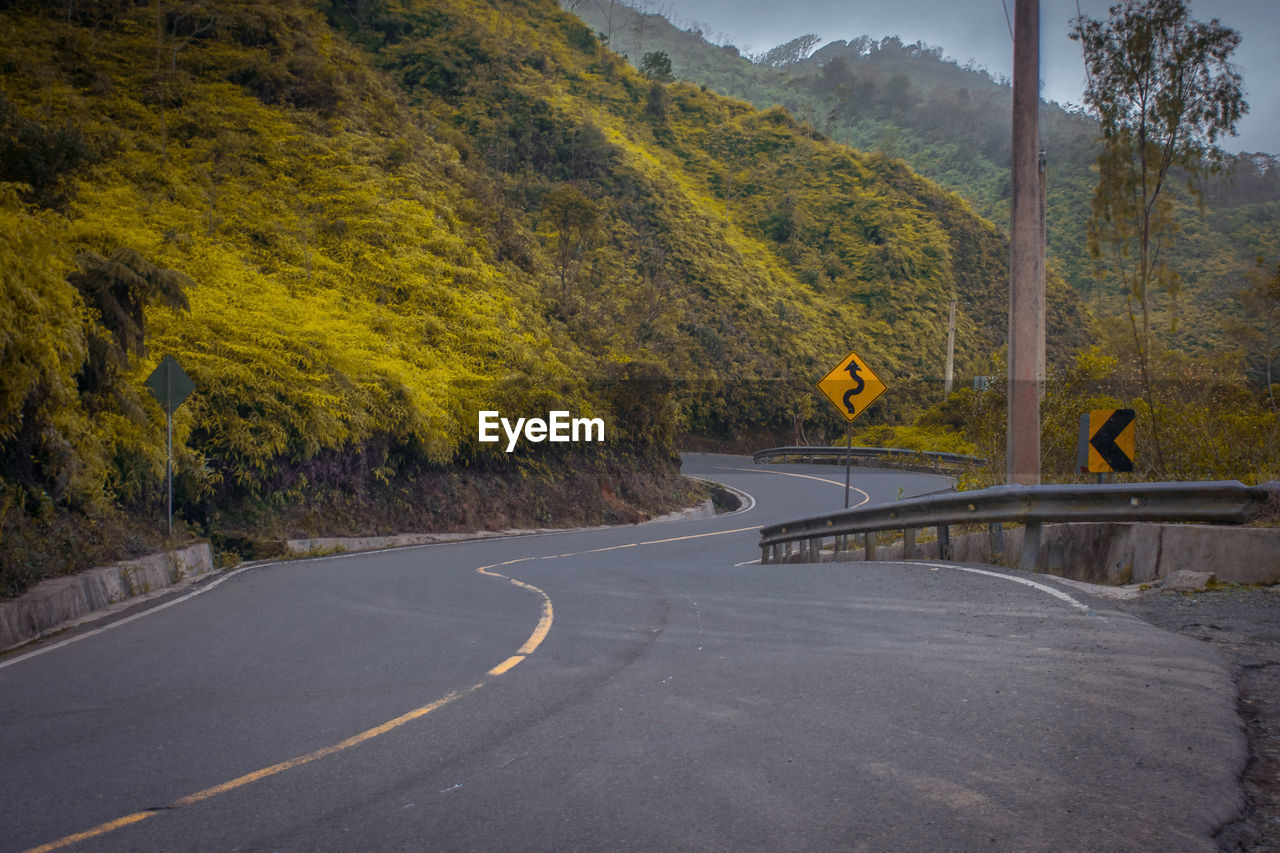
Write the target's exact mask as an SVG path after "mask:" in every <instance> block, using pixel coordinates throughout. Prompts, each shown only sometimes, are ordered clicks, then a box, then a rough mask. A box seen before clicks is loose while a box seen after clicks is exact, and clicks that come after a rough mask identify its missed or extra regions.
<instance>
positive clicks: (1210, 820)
mask: <svg viewBox="0 0 1280 853" xmlns="http://www.w3.org/2000/svg"><path fill="white" fill-rule="evenodd" d="M685 470H686V473H690V474H693V475H696V476H702V477H706V478H710V479H714V480H718V481H721V482H724V483H726V484H728V485H730V486H733V487H735V488H737V489H740V490H742V491H744V492H747V493H749V494H750V495H752V496H753V497H754V505H753V506H750V507H749V508H747V509H745V510H743V511H740V512H738V513H734V514H729V515H723V516H720V517H718V518H715V519H706V520H699V521H684V522H670V523H659V524H648V525H640V526H633V527H618V528H608V529H599V530H586V531H573V532H565V533H557V534H548V535H539V536H524V537H516V538H509V539H501V540H488V541H476V542H467V543H457V544H449V545H436V546H428V547H420V548H409V549H402V550H396V551H386V552H379V553H371V554H362V555H352V556H343V557H331V558H323V559H313V560H305V561H297V562H290V563H281V564H276V565H269V566H259V567H254V568H251V569H249V570H246V571H243V572H241V573H239V574H236V575H234V576H232V577H230V578H228V579H226V580H224V581H223V582H222V583H220V584H218V585H217V586H216V587H212V588H209V589H208V590H207V591H206V592H204V593H203V594H201V595H198V596H196V597H193V598H191V599H189V600H186V601H183V602H181V603H179V604H177V605H175V606H172V607H168V608H166V609H163V610H153V611H151V612H149V613H148V614H147V615H146V616H145V617H143V618H140V619H136V620H134V621H132V622H129V623H127V624H122V625H119V626H118V627H115V628H112V629H110V630H107V631H104V632H101V633H98V634H95V635H93V636H87V637H84V638H82V639H78V640H77V639H75V638H70V639H72V642H69V643H67V644H65V645H61V646H45V647H42V648H41V649H39V650H38V651H40V652H41V653H39V654H37V655H35V656H10V657H8V658H3V659H0V849H3V850H25V849H30V848H37V849H38V848H40V847H41V846H42V845H50V846H46V847H44V849H58V848H60V847H67V848H70V849H75V850H265V851H270V850H361V849H363V850H371V851H372V850H379V851H381V850H600V849H610V850H677V849H679V850H1161V851H1168V850H1213V849H1216V845H1215V843H1214V840H1213V834H1214V832H1215V830H1216V829H1217V828H1218V827H1219V826H1221V825H1222V824H1224V823H1225V822H1227V821H1228V820H1230V819H1231V818H1232V817H1233V816H1234V815H1235V813H1236V811H1237V810H1238V809H1239V807H1240V803H1241V794H1240V786H1239V775H1240V773H1241V770H1242V769H1243V766H1244V762H1245V744H1244V737H1243V734H1242V731H1241V728H1240V722H1239V719H1238V717H1237V716H1236V713H1235V707H1234V704H1235V696H1234V690H1233V687H1232V684H1231V682H1230V679H1229V678H1228V675H1227V672H1226V669H1225V666H1224V665H1223V663H1222V661H1221V660H1220V659H1218V658H1217V657H1216V655H1215V653H1214V652H1213V650H1212V649H1211V648H1208V647H1207V646H1206V645H1205V644H1200V643H1197V642H1195V641H1194V640H1190V639H1187V638H1184V637H1180V636H1176V635H1173V634H1170V633H1167V632H1164V631H1161V630H1158V629H1156V628H1153V627H1151V626H1149V625H1147V624H1146V623H1143V622H1141V621H1139V620H1137V619H1135V618H1133V617H1131V616H1128V615H1125V614H1123V613H1121V612H1119V611H1117V610H1116V609H1114V608H1112V607H1109V606H1108V605H1107V604H1106V603H1105V602H1104V601H1102V600H1095V599H1092V598H1091V597H1089V596H1088V595H1087V594H1084V593H1081V592H1079V591H1078V590H1076V589H1067V588H1065V587H1062V588H1060V587H1056V586H1054V585H1053V584H1054V581H1053V580H1052V579H1045V578H1043V577H1041V576H1029V575H1020V574H1018V573H1015V572H1003V571H994V572H987V573H979V572H974V571H968V570H965V568H958V567H953V566H947V565H944V564H928V563H884V562H882V563H870V564H864V563H853V564H833V563H826V564H818V565H786V566H760V565H758V563H754V562H752V561H754V560H757V559H758V556H759V552H758V550H757V548H756V547H755V544H756V541H757V537H758V534H757V532H756V529H755V528H757V527H758V526H760V525H762V524H765V523H769V522H773V521H777V520H782V519H785V518H794V517H799V516H803V515H806V514H810V513H813V512H818V511H826V510H830V509H838V508H839V506H840V505H841V489H842V488H843V470H842V469H839V468H825V467H821V466H809V465H805V466H758V467H757V466H753V465H752V464H751V462H750V460H749V459H743V458H737V457H725V456H704V455H690V456H686V457H685ZM855 485H856V486H857V487H858V488H859V489H860V492H859V493H856V494H855V500H863V499H864V496H865V499H866V500H868V501H884V500H893V499H895V498H896V497H897V496H898V495H899V490H900V489H901V490H902V493H903V494H905V495H908V496H909V495H914V494H919V493H924V492H928V491H933V490H935V489H937V488H939V485H940V482H939V478H936V477H932V476H929V475H922V474H908V473H901V472H888V471H875V470H867V469H860V470H858V471H857V472H856V476H855ZM968 568H970V569H972V568H975V567H968ZM1062 590H1065V592H1066V594H1065V595H1064V594H1063V592H1062ZM1055 593H1056V594H1055Z"/></svg>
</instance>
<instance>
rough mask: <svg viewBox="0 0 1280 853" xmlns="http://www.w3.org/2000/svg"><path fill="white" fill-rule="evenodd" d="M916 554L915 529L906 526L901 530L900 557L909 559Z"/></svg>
mask: <svg viewBox="0 0 1280 853" xmlns="http://www.w3.org/2000/svg"><path fill="white" fill-rule="evenodd" d="M915 555H916V529H915V528H914V527H908V528H907V529H906V530H904V531H902V559H904V560H910V559H911V558H912V557H914V556H915Z"/></svg>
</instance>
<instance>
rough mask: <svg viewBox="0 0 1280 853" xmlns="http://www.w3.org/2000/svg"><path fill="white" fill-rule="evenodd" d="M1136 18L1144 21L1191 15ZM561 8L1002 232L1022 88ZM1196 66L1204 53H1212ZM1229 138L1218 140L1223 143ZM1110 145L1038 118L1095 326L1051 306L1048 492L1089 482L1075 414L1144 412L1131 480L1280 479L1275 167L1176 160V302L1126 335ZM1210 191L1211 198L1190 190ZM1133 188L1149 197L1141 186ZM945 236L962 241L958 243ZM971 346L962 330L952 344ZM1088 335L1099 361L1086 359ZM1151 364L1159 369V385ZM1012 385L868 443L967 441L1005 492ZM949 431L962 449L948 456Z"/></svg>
mask: <svg viewBox="0 0 1280 853" xmlns="http://www.w3.org/2000/svg"><path fill="white" fill-rule="evenodd" d="M1130 5H1134V4H1130ZM1137 5H1140V6H1142V7H1143V8H1144V9H1147V10H1150V9H1153V8H1156V7H1161V8H1166V9H1175V8H1181V7H1182V5H1183V4H1178V3H1174V2H1173V0H1159V1H1158V2H1154V0H1153V2H1143V3H1141V4H1137ZM566 6H568V7H571V8H574V9H576V10H577V11H578V13H579V14H581V15H582V16H583V17H584V19H585V20H587V21H588V22H589V23H590V25H591V26H592V27H594V28H597V29H599V30H600V31H601V32H603V33H606V34H608V35H609V36H610V39H609V43H610V44H611V45H612V46H614V47H615V48H616V49H618V50H620V51H622V52H623V53H625V54H627V55H630V56H637V55H640V54H639V52H638V51H639V50H640V49H641V46H643V50H644V51H649V52H662V53H663V54H665V55H667V56H669V57H670V58H671V60H672V67H673V73H674V74H675V76H676V77H677V79H684V80H690V81H693V82H696V83H699V84H701V85H704V86H706V87H708V88H710V89H714V90H716V91H719V92H722V93H724V94H727V95H730V96H733V97H737V98H742V99H743V100H746V101H749V102H751V103H753V104H755V105H756V106H758V107H760V108H762V109H766V110H771V109H777V108H778V107H779V106H780V107H784V108H785V109H787V110H788V111H789V112H790V114H792V115H794V116H797V117H798V118H799V119H801V120H802V121H803V122H806V123H807V124H808V125H811V126H812V127H814V128H816V129H818V130H820V131H821V132H822V133H823V134H825V135H826V136H827V137H830V138H831V139H833V140H836V141H838V142H841V143H844V144H846V145H849V146H851V147H852V148H854V149H859V150H863V151H872V152H875V154H873V155H872V159H873V160H874V161H875V162H877V163H880V164H882V165H881V166H880V168H885V166H884V165H883V164H895V165H896V168H898V169H900V170H901V172H902V173H903V174H907V173H908V172H909V169H908V166H909V167H910V170H914V175H913V179H914V180H922V179H921V178H919V177H916V175H922V176H926V177H927V178H931V179H933V180H935V181H937V182H939V183H940V184H942V185H944V186H946V187H948V188H950V189H952V190H954V191H955V192H956V193H958V195H959V196H960V197H962V198H963V199H964V201H963V202H959V203H960V204H967V205H971V206H972V208H973V209H974V210H976V211H977V212H978V213H979V214H981V215H982V216H985V217H987V218H989V219H990V220H992V221H993V222H995V223H998V224H1007V222H1008V193H1009V142H1010V131H1009V121H1010V115H1009V109H1010V86H1009V81H1008V80H995V79H992V77H991V76H990V75H988V74H987V73H986V72H985V71H984V70H983V69H981V68H975V67H973V66H972V65H966V66H964V67H961V66H959V65H958V64H956V63H955V62H953V61H950V60H948V59H946V58H944V56H943V49H942V48H939V47H929V46H926V45H924V44H920V43H917V44H904V43H903V42H902V41H901V40H899V39H898V38H895V37H888V38H885V39H881V40H879V41H876V40H873V39H871V38H869V37H866V36H861V37H858V38H854V39H852V40H850V41H847V42H846V41H836V42H832V43H830V44H827V45H825V46H822V47H820V48H819V47H818V45H819V43H820V42H819V40H818V39H817V38H816V37H814V36H801V37H800V38H797V39H794V40H792V41H791V42H788V43H787V44H784V45H779V46H778V47H776V48H773V49H771V50H769V51H767V52H765V53H763V54H761V55H759V56H752V57H744V56H742V55H741V54H740V53H739V51H738V49H737V48H736V47H734V46H732V45H715V44H711V43H709V42H708V41H707V40H706V38H704V34H703V33H702V32H701V31H699V30H696V29H695V30H692V31H683V30H680V29H678V28H677V27H675V26H673V25H672V24H671V23H669V22H668V21H666V20H665V19H664V18H662V17H661V16H660V15H656V14H646V13H641V12H638V11H636V10H635V9H632V8H629V7H627V6H624V5H622V4H621V3H619V4H609V5H608V7H607V8H608V9H609V11H610V13H611V14H610V16H609V17H608V18H607V19H606V18H605V17H604V16H603V14H602V10H603V9H604V8H605V5H604V4H591V3H583V2H580V0H566ZM1062 24H1063V25H1064V26H1065V25H1066V24H1067V22H1066V21H1063V22H1062ZM1188 32H1190V30H1188ZM1200 35H1201V36H1203V35H1205V33H1200ZM1153 44H1154V42H1153ZM1202 47H1204V48H1205V49H1208V42H1204V44H1202ZM1219 47H1220V45H1219ZM815 48H817V49H816V50H815ZM956 48H957V49H960V46H956ZM1081 70H1082V72H1083V71H1084V69H1083V68H1082V69H1081ZM1223 79H1224V80H1227V82H1230V80H1229V78H1223ZM1245 82H1246V84H1247V83H1248V81H1245ZM1254 86H1255V90H1256V86H1257V83H1256V81H1255V84H1254ZM1111 88H1117V87H1111ZM1107 91H1110V89H1108V90H1107ZM1117 94H1118V93H1117ZM1229 95H1230V93H1229V92H1226V91H1225V90H1224V91H1219V92H1217V93H1215V95H1214V97H1215V98H1216V100H1212V101H1202V102H1201V107H1202V108H1204V107H1206V106H1207V104H1209V103H1213V104H1217V105H1219V106H1222V107H1224V108H1226V109H1227V110H1228V112H1229V111H1230V110H1231V109H1237V108H1238V107H1239V105H1238V104H1231V103H1229V101H1230V100H1231V99H1230V97H1228V96H1229ZM1227 118H1228V119H1230V115H1228V116H1227ZM1229 123H1230V122H1229V121H1228V122H1227V124H1229ZM1225 127H1226V125H1222V124H1220V125H1219V126H1218V128H1217V131H1218V132H1221V131H1222V130H1224V129H1225ZM1102 135H1103V134H1102V133H1101V130H1100V127H1099V125H1098V123H1097V122H1096V121H1094V120H1093V119H1091V118H1090V117H1089V116H1088V115H1086V114H1085V112H1084V111H1083V110H1082V109H1080V108H1067V109H1064V108H1062V107H1060V106H1058V105H1056V104H1042V105H1041V142H1042V145H1043V147H1044V148H1045V149H1046V151H1047V154H1048V164H1049V174H1048V227H1049V268H1050V281H1049V287H1050V292H1051V293H1053V290H1054V288H1055V287H1058V286H1061V285H1062V280H1065V283H1066V284H1067V285H1069V286H1070V288H1071V290H1073V291H1074V292H1075V293H1076V294H1077V295H1078V297H1079V298H1080V299H1081V300H1082V301H1084V302H1085V303H1086V304H1087V305H1088V307H1089V309H1091V312H1090V313H1091V314H1092V317H1091V318H1088V319H1085V318H1082V317H1080V316H1079V315H1074V314H1073V315H1072V316H1071V318H1070V320H1069V321H1068V322H1069V323H1075V324H1078V325H1076V326H1075V327H1074V329H1073V331H1074V332H1075V334H1074V335H1070V336H1067V337H1061V334H1062V329H1063V327H1064V320H1066V318H1065V317H1064V316H1063V315H1062V314H1061V312H1062V306H1065V305H1071V304H1072V303H1071V301H1070V298H1069V297H1063V296H1061V295H1060V296H1058V297H1057V298H1056V299H1055V298H1051V300H1050V307H1049V311H1050V318H1049V334H1048V339H1049V341H1048V344H1049V348H1050V358H1049V362H1050V371H1049V374H1050V379H1049V382H1048V383H1047V387H1046V394H1045V398H1044V404H1043V407H1042V408H1043V412H1042V426H1043V430H1044V434H1043V436H1042V442H1041V445H1042V448H1043V472H1044V478H1045V479H1046V480H1047V481H1050V482H1061V481H1065V480H1071V479H1079V478H1080V477H1081V475H1080V474H1079V473H1078V472H1076V471H1074V462H1075V440H1076V432H1077V429H1076V423H1077V420H1078V418H1079V415H1080V413H1081V412H1082V411H1086V410H1088V409H1089V408H1095V407H1096V408H1113V407H1116V406H1120V405H1125V406H1133V407H1135V408H1136V409H1137V410H1138V435H1139V460H1138V470H1137V471H1135V473H1134V474H1133V477H1134V478H1135V479H1151V478H1163V477H1170V478H1174V479H1186V478H1241V479H1244V480H1246V481H1249V482H1256V481H1259V480H1265V479H1270V478H1275V477H1278V476H1280V469H1278V468H1277V464H1276V461H1275V460H1276V459H1277V458H1278V457H1280V454H1278V453H1277V451H1278V450H1280V409H1278V408H1277V407H1276V403H1275V400H1276V396H1277V395H1276V393H1275V388H1274V384H1273V383H1274V382H1275V372H1274V365H1275V359H1276V353H1277V350H1276V340H1277V325H1276V323H1277V321H1276V311H1277V310H1278V308H1280V301H1278V300H1277V295H1276V293H1275V287H1274V286H1273V285H1272V284H1270V283H1269V282H1271V281H1272V273H1271V270H1272V268H1273V267H1274V266H1275V264H1276V262H1277V259H1278V258H1280V216H1278V214H1280V158H1277V157H1276V156H1273V155H1268V154H1241V155H1238V156H1235V157H1231V156H1226V157H1223V158H1221V159H1217V158H1214V157H1209V158H1207V159H1205V160H1198V159H1196V156H1197V155H1196V152H1194V151H1190V152H1182V151H1179V152H1178V153H1179V155H1180V156H1181V155H1182V154H1184V153H1185V154H1187V155H1188V156H1186V157H1183V158H1182V160H1181V161H1180V163H1179V164H1175V167H1174V168H1172V169H1171V170H1169V172H1168V175H1167V180H1166V181H1164V183H1163V186H1162V192H1161V193H1160V194H1159V196H1160V204H1161V206H1162V208H1161V210H1160V211H1159V214H1160V217H1161V222H1162V223H1167V224H1169V225H1170V226H1172V227H1171V230H1169V231H1168V232H1166V233H1165V241H1164V245H1163V246H1162V247H1161V250H1160V253H1159V262H1160V263H1159V266H1160V268H1161V269H1162V271H1163V272H1162V275H1163V284H1167V285H1173V286H1169V287H1164V286H1159V287H1154V288H1147V287H1145V285H1143V286H1142V287H1141V296H1140V297H1139V303H1140V304H1137V305H1136V307H1135V309H1134V313H1135V322H1133V323H1131V322H1130V314H1129V305H1130V303H1129V300H1130V299H1131V298H1133V297H1134V296H1135V289H1134V287H1133V282H1132V280H1131V277H1130V278H1129V279H1126V278H1125V277H1123V276H1117V275H1113V274H1109V270H1108V268H1107V266H1106V264H1104V263H1103V262H1102V261H1103V260H1104V259H1103V258H1098V259H1097V260H1095V256H1094V254H1093V253H1092V252H1091V251H1090V249H1091V245H1090V243H1091V238H1090V229H1091V212H1092V206H1091V204H1090V200H1091V198H1093V196H1094V191H1095V187H1097V185H1098V175H1099V171H1100V167H1099V155H1100V154H1101V153H1102V150H1103V149H1102V146H1101V144H1100V141H1099V140H1100V137H1101V136H1102ZM1209 137H1210V134H1208V133H1205V134H1204V135H1203V136H1201V137H1197V138H1196V139H1195V140H1193V141H1197V142H1209V143H1211V142H1213V141H1214V140H1213V139H1212V138H1209ZM1201 153H1204V152H1203V151H1202V152H1201ZM1210 153H1212V152H1210ZM1102 165H1103V166H1106V165H1107V164H1105V163H1104V164H1102ZM1197 173H1198V174H1199V177H1200V178H1201V179H1202V180H1200V181H1196V180H1193V179H1195V178H1196V177H1197ZM1122 185H1125V186H1129V187H1131V188H1137V187H1141V186H1142V182H1141V181H1140V180H1136V179H1135V180H1131V181H1129V183H1128V184H1122ZM1113 207H1114V206H1113ZM948 227H949V229H950V230H951V233H953V234H954V233H956V231H957V225H956V224H954V223H953V224H951V225H949V226H948ZM958 227H959V228H961V229H962V228H963V227H965V226H958ZM1135 227H1136V226H1135ZM1095 236H1096V235H1095ZM1093 245H1094V246H1095V247H1096V246H1097V245H1098V243H1097V240H1096V239H1095V240H1093ZM1140 254H1141V253H1140V252H1139V251H1138V250H1137V249H1136V248H1134V247H1129V251H1128V254H1127V255H1125V256H1123V257H1125V258H1127V259H1128V261H1129V263H1130V264H1132V263H1133V261H1134V260H1135V259H1136V258H1138V257H1139V255H1140ZM1055 272H1056V273H1058V274H1059V275H1060V277H1061V280H1060V279H1059V277H1058V275H1055V274H1054V273H1055ZM1004 299H1005V296H1004V291H1003V285H1001V290H1000V293H999V294H998V297H997V296H996V295H993V297H992V299H991V301H990V302H989V303H985V304H982V303H979V302H977V301H971V302H970V306H969V307H970V308H971V316H973V317H987V318H994V317H995V316H996V315H997V314H998V313H999V312H1001V311H1003V310H1004ZM1140 325H1145V326H1146V327H1147V328H1148V329H1149V333H1146V334H1144V333H1143V331H1142V329H1141V328H1138V335H1137V338H1136V339H1137V340H1138V341H1140V342H1141V344H1140V345H1139V344H1135V336H1134V334H1133V330H1134V328H1135V327H1137V326H1140ZM895 331H898V330H897V329H896V328H895ZM986 331H987V330H983V332H984V333H985V332H986ZM970 333H972V330H971V329H965V328H961V329H960V330H959V331H958V339H960V340H963V338H964V336H965V335H967V334H970ZM1082 335H1083V336H1085V337H1087V338H1088V339H1089V340H1090V341H1091V342H1092V343H1093V346H1092V347H1090V348H1088V349H1083V350H1082V349H1080V347H1079V341H1080V338H1081V336H1082ZM1139 365H1146V366H1147V370H1146V371H1145V373H1144V371H1143V370H1141V369H1139V367H1138V366H1139ZM975 368H976V369H975ZM1135 371H1136V373H1135ZM1003 372H1004V369H1003V367H1002V366H1001V365H1000V363H999V360H998V358H997V359H993V360H992V361H989V362H987V363H985V364H981V365H980V364H978V363H976V362H972V361H970V362H969V363H968V367H967V368H963V367H957V376H958V383H957V384H958V386H959V387H960V388H961V390H960V391H958V392H957V393H956V394H955V395H953V396H952V397H951V398H950V399H948V400H947V401H945V402H944V403H943V404H941V405H936V406H932V407H931V409H930V411H927V412H925V413H924V414H922V415H921V416H920V417H919V418H917V419H916V420H915V422H914V423H913V424H912V425H910V426H898V427H895V432H893V433H891V434H888V435H884V434H883V431H882V430H874V429H873V430H870V431H869V433H868V434H867V435H866V436H865V437H864V438H863V439H862V442H861V443H868V442H870V441H873V440H875V441H878V440H879V438H881V437H883V438H886V439H889V440H890V441H891V442H892V443H896V444H898V445H904V444H905V445H907V446H917V444H914V443H911V442H913V441H918V440H920V439H922V438H924V437H926V436H928V437H929V439H928V442H929V444H930V447H931V449H937V450H946V449H952V448H953V447H954V443H955V442H956V441H962V442H967V443H968V444H969V445H970V446H972V447H974V448H976V450H977V452H978V455H981V456H985V457H986V458H988V459H990V460H992V462H993V463H994V465H993V467H991V468H989V469H985V470H984V471H982V472H978V473H976V474H975V477H974V478H973V479H972V483H973V484H990V483H999V482H1003V479H1004V475H1003V464H1004V456H1005V451H1004V446H1005V445H1004V442H1005V432H1004V430H1005V426H1004V418H1005V402H1004V397H1003V385H1002V381H1003ZM975 373H976V374H982V375H990V376H995V377H997V380H998V381H997V383H996V385H995V386H993V387H992V388H991V389H990V390H988V391H986V392H985V393H982V394H977V393H974V392H973V391H971V390H968V389H967V388H965V387H964V386H965V385H966V384H967V380H968V377H969V376H971V375H973V374H975ZM902 389H903V384H902V383H901V382H899V383H896V384H895V385H894V396H895V397H897V398H898V399H901V398H902V393H901V392H902ZM907 396H910V397H912V399H915V400H917V401H919V402H922V403H925V402H928V401H927V400H926V399H924V398H921V397H915V396H913V395H911V394H910V393H908V395H907ZM938 429H942V430H943V432H944V433H946V434H948V435H950V436H951V437H950V438H946V439H944V438H943V437H942V435H941V434H939V433H938V432H937V430H938ZM799 433H800V430H798V429H797V430H796V435H797V437H798V436H799ZM1161 460H1163V464H1161Z"/></svg>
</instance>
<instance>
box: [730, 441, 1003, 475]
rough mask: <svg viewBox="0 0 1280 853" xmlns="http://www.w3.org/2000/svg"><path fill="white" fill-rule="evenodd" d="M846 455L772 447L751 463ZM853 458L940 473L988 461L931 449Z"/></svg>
mask: <svg viewBox="0 0 1280 853" xmlns="http://www.w3.org/2000/svg"><path fill="white" fill-rule="evenodd" d="M848 455H849V448H848V447H804V446H797V447H771V448H769V449H768V450H757V451H756V452H755V453H753V454H752V460H753V461H754V462H755V463H756V464H757V465H758V464H760V463H761V462H769V461H772V460H774V459H785V458H788V457H798V458H799V460H800V461H802V462H818V461H822V462H830V463H831V464H838V465H843V464H844V462H845V458H846V457H847V456H848ZM852 455H853V458H854V459H858V460H872V461H876V462H893V463H897V464H899V465H903V464H904V463H905V464H906V465H909V466H910V467H916V468H924V469H927V470H932V471H940V470H941V469H942V468H943V467H954V468H969V467H973V466H977V465H986V464H987V460H985V459H979V458H978V457H976V456H965V455H964V454H962V453H939V452H936V451H932V450H905V449H903V448H901V447H855V448H853V454H852Z"/></svg>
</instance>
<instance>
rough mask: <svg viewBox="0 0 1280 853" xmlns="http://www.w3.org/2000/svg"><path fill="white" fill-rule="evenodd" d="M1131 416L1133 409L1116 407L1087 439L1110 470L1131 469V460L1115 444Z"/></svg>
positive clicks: (1130, 421) (1129, 421)
mask: <svg viewBox="0 0 1280 853" xmlns="http://www.w3.org/2000/svg"><path fill="white" fill-rule="evenodd" d="M1133 418H1134V412H1133V409H1116V410H1115V411H1114V412H1112V413H1111V417H1109V418H1107V420H1106V422H1105V423H1103V424H1102V426H1100V427H1098V431H1097V432H1095V433H1094V434H1093V435H1092V437H1090V439H1089V443H1090V444H1091V445H1093V449H1094V450H1096V451H1098V455H1099V456H1101V457H1102V461H1103V462H1106V463H1107V466H1108V467H1109V468H1110V469H1111V470H1112V471H1132V470H1133V460H1132V459H1130V458H1129V454H1127V453H1125V452H1124V451H1123V450H1121V449H1120V447H1119V445H1117V444H1116V439H1117V438H1119V437H1120V433H1122V432H1124V430H1125V427H1127V426H1129V424H1131V423H1133Z"/></svg>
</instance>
